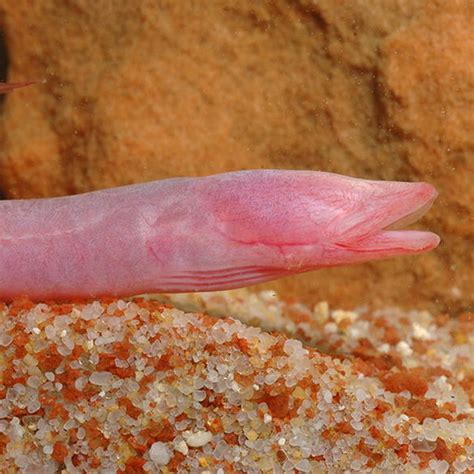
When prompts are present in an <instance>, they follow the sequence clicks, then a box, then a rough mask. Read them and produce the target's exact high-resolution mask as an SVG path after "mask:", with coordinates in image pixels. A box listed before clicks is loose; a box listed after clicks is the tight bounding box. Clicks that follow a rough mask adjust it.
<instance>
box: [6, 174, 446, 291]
mask: <svg viewBox="0 0 474 474" xmlns="http://www.w3.org/2000/svg"><path fill="white" fill-rule="evenodd" d="M436 196H437V193H436V190H435V189H434V188H433V187H432V186H431V185H429V184H427V183H406V182H392V181H369V180H364V179H356V178H350V177H346V176H340V175H336V174H332V173H324V172H317V171H287V170H251V171H239V172H231V173H224V174H218V175H213V176H207V177H203V178H175V179H167V180H162V181H154V182H149V183H144V184H135V185H129V186H123V187H118V188H113V189H106V190H102V191H95V192H90V193H86V194H80V195H75V196H67V197H58V198H51V199H28V200H10V201H0V222H1V233H0V298H1V299H7V300H8V299H11V298H14V297H16V296H20V295H27V296H28V297H30V298H32V299H45V298H48V299H50V298H51V299H68V298H75V297H79V298H81V297H97V296H103V295H110V296H130V295H134V294H142V293H158V292H191V291H213V290H224V289H232V288H238V287H243V286H246V285H252V284H255V283H260V282H264V281H269V280H273V279H277V278H280V277H283V276H287V275H291V274H295V273H301V272H306V271H309V270H314V269H318V268H323V267H332V266H336V265H347V264H352V263H357V262H365V261H368V260H374V259H382V258H388V257H392V256H397V255H408V254H417V253H420V252H424V251H427V250H430V249H433V248H434V247H436V246H437V245H438V243H439V237H438V236H437V235H436V234H433V233H431V232H422V231H415V230H395V229H399V228H401V227H403V226H406V225H408V224H410V223H412V222H414V221H416V220H417V219H418V218H419V217H421V216H422V215H423V214H424V213H425V212H426V211H427V210H428V209H429V207H430V206H431V204H432V203H433V201H434V199H435V198H436Z"/></svg>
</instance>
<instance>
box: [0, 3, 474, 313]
mask: <svg viewBox="0 0 474 474" xmlns="http://www.w3.org/2000/svg"><path fill="white" fill-rule="evenodd" d="M473 18H474V6H473V4H472V2H469V1H468V0H465V1H454V0H453V1H447V0H446V1H428V0H426V1H424V0H405V1H403V0H387V1H384V2H379V1H376V0H360V1H349V0H340V1H337V2H335V1H333V0H321V1H318V2H312V1H309V0H291V1H290V0H275V1H267V2H258V3H254V2H243V1H242V2H232V1H227V0H220V1H215V2H211V3H209V2H205V3H201V2H174V1H161V2H157V1H155V0H143V1H128V2H109V1H106V0H101V1H92V0H82V1H81V0H78V1H75V2H64V1H61V0H48V1H43V2H30V1H28V0H3V1H2V5H1V6H0V19H1V25H2V29H3V33H4V39H5V43H6V48H7V52H8V58H9V74H8V78H9V80H11V81H14V80H27V79H28V80H29V79H37V80H39V81H42V82H41V83H40V84H38V85H37V86H35V87H32V88H30V89H28V90H24V91H17V92H15V93H14V94H12V95H11V96H9V97H8V98H7V99H6V101H5V103H4V104H3V106H2V109H1V118H0V130H1V131H0V140H1V143H0V188H1V190H2V191H3V193H4V194H5V195H6V196H7V197H9V198H19V197H22V198H29V197H40V196H54V195H63V194H69V193H78V192H84V191H88V190H92V189H99V188H103V187H109V186H114V185H120V184H127V183H131V182H141V181H148V180H153V179H159V178H167V177H172V176H183V175H196V176H198V175H206V174H211V173H218V172H223V171H230V170H237V169H246V168H263V167H265V168H294V169H315V170H326V171H333V172H338V173H344V174H349V175H355V176H359V177H366V178H375V179H396V180H426V181H429V182H431V183H433V184H435V185H436V186H437V188H438V189H439V191H440V198H439V199H438V201H437V203H436V205H435V207H434V209H433V210H432V211H431V212H430V214H429V215H428V216H427V217H426V218H425V219H424V221H423V222H422V224H421V225H422V226H423V227H429V228H430V229H431V230H433V231H435V232H438V233H439V234H440V235H441V236H442V238H443V243H442V245H441V246H440V247H439V248H438V249H437V250H436V251H434V252H432V253H430V254H428V255H424V256H420V257H417V258H405V259H399V260H393V261H389V262H377V263H374V264H366V265H361V266H357V267H350V268H340V269H331V270H323V271H319V272H316V273H312V274H309V275H301V276H298V277H292V278H291V279H286V280H281V281H279V282H277V283H270V284H268V285H265V286H266V287H267V288H268V287H271V288H275V289H277V290H278V291H280V293H282V294H283V295H294V296H297V297H298V298H302V299H304V300H306V301H316V300H319V299H321V298H327V299H329V300H330V301H331V302H333V303H334V304H337V305H342V306H344V307H351V306H354V305H358V304H366V303H369V304H374V305H387V304H397V305H401V306H405V307H425V308H428V309H435V310H442V311H444V310H449V311H450V312H452V313H456V312H460V311H464V310H468V309H469V308H472V306H473V303H474V296H473V291H472V286H473V284H472V270H473V250H472V249H473V240H474V225H473V211H472V202H473V200H474V191H473V187H472V180H473V178H474V160H473V158H474V156H473V155H474V134H473V133H472V131H473V114H474V62H473V60H472V58H473V57H474V41H473V35H472V31H473V23H474V21H473Z"/></svg>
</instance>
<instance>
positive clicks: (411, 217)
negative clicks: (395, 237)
mask: <svg viewBox="0 0 474 474" xmlns="http://www.w3.org/2000/svg"><path fill="white" fill-rule="evenodd" d="M436 197H437V195H435V196H433V197H432V198H430V199H429V200H428V201H426V202H425V203H422V204H421V205H420V206H419V207H417V208H416V209H413V210H412V211H409V212H408V214H406V215H404V216H402V217H400V218H398V219H396V220H395V221H393V222H392V223H391V224H389V225H387V226H385V227H384V228H383V230H385V231H387V230H401V229H403V228H404V227H407V226H409V225H411V224H413V223H415V222H416V221H418V220H420V219H421V218H422V217H423V216H424V215H425V214H426V213H427V212H428V211H429V210H430V209H431V206H432V205H433V203H434V201H435V199H436Z"/></svg>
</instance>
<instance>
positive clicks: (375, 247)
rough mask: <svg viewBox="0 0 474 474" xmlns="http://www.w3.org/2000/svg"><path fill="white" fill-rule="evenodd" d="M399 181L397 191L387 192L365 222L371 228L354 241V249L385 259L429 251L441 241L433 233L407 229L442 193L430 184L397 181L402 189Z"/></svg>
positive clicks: (351, 245) (351, 246)
mask: <svg viewBox="0 0 474 474" xmlns="http://www.w3.org/2000/svg"><path fill="white" fill-rule="evenodd" d="M395 184H396V183H394V191H397V192H396V193H395V194H392V193H390V192H389V193H387V195H386V198H385V199H383V200H381V202H380V203H379V205H375V206H374V208H373V212H372V213H370V214H372V215H370V216H369V219H368V220H367V221H366V222H365V226H367V227H369V226H371V230H369V232H368V233H366V234H365V235H364V236H362V237H361V238H359V239H355V241H354V242H352V243H351V244H350V248H351V249H352V250H353V251H355V252H357V253H359V252H360V253H367V252H368V253H370V254H372V257H373V258H385V257H390V256H396V255H409V254H415V253H421V252H426V251H428V250H432V249H434V248H435V247H437V246H438V244H439V243H440V238H439V237H438V235H436V234H434V233H433V232H428V231H420V230H409V229H405V227H406V226H409V225H410V224H413V223H415V222H417V221H418V220H419V219H420V218H421V217H423V216H424V215H425V214H426V213H427V212H428V210H429V209H430V208H431V206H432V205H433V202H434V201H435V199H436V198H437V196H438V193H437V191H436V189H435V188H434V187H433V186H431V185H430V184H427V183H397V184H398V186H399V187H398V189H397V187H395ZM367 227H366V229H367Z"/></svg>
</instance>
